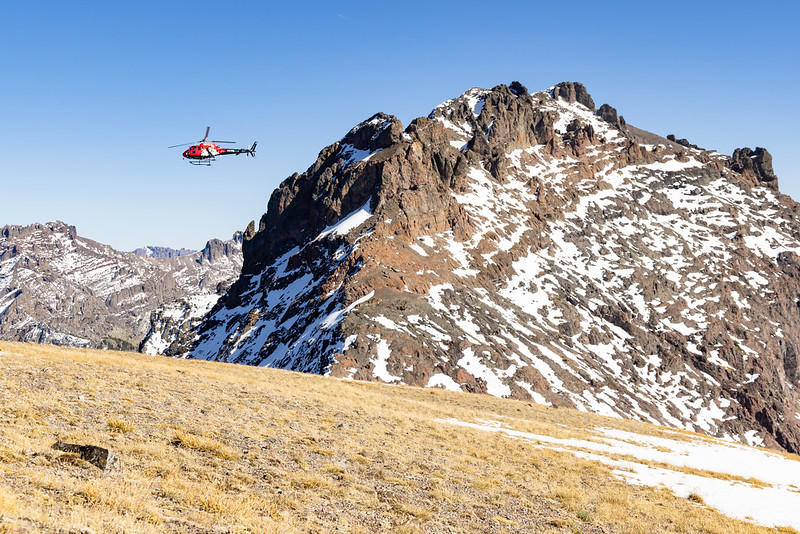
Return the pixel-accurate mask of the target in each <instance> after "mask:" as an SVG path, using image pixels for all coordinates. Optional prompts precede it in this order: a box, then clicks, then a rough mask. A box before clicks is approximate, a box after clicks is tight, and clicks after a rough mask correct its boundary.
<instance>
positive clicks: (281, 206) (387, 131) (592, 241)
mask: <svg viewBox="0 0 800 534" xmlns="http://www.w3.org/2000/svg"><path fill="white" fill-rule="evenodd" d="M523 89H524V87H522V86H521V84H514V83H512V84H511V85H509V86H506V85H498V86H496V87H493V88H491V89H481V88H472V89H469V90H468V91H466V92H465V93H463V94H462V95H461V96H458V97H456V98H453V99H451V100H448V101H446V102H443V103H442V104H440V105H439V106H437V107H436V108H434V109H433V110H432V111H431V113H430V114H429V115H428V116H427V117H421V118H417V119H414V120H413V121H412V122H411V123H410V124H409V125H408V127H407V128H406V129H405V131H403V130H402V126H401V125H400V124H399V122H397V121H396V119H393V118H392V117H391V116H389V115H376V116H373V117H372V118H370V119H368V120H367V121H364V122H362V123H360V124H359V125H358V126H357V127H356V128H354V129H353V130H351V131H350V132H348V133H347V134H346V135H345V137H343V138H342V140H340V141H338V142H336V143H333V144H332V145H330V146H328V147H326V148H324V149H323V150H322V151H321V152H320V153H319V156H318V158H317V160H316V161H315V162H314V163H313V164H312V165H311V167H309V168H308V170H306V171H305V172H304V173H302V174H294V175H292V176H290V177H289V178H287V179H286V180H284V182H283V183H281V185H280V186H279V187H278V189H276V191H275V192H274V193H273V195H272V196H271V198H270V201H269V204H268V210H267V213H266V214H264V216H263V217H262V218H261V220H260V222H259V224H258V226H257V227H256V225H255V224H252V225H251V226H249V227H248V230H247V231H246V232H245V235H244V241H243V249H244V254H245V258H244V261H245V266H244V269H243V273H242V276H241V277H240V278H239V279H238V280H237V282H236V283H235V284H234V285H233V286H231V288H230V289H229V290H228V291H227V293H226V294H225V296H224V297H222V298H221V299H220V300H219V302H218V303H217V305H216V306H215V307H214V309H212V310H211V312H210V313H209V314H208V315H207V316H206V317H205V318H204V320H203V321H202V323H201V324H200V325H199V326H198V328H197V329H196V330H195V332H194V333H193V335H194V336H195V337H194V338H192V339H190V337H191V336H189V337H187V338H186V343H184V344H183V345H181V347H179V348H180V349H181V350H179V351H176V352H175V354H176V355H181V356H192V357H195V358H201V359H213V360H222V361H230V362H238V363H248V364H253V365H267V366H275V367H282V368H288V369H293V370H300V371H306V372H316V373H326V374H331V375H334V376H340V377H350V378H354V379H364V380H382V381H385V382H392V383H405V384H414V385H419V386H427V387H446V388H449V389H454V390H461V391H472V392H481V393H490V394H493V395H498V396H507V397H515V398H522V399H532V400H534V401H536V402H541V403H548V404H553V405H560V406H571V407H576V408H579V409H583V410H590V411H595V412H599V413H603V414H606V415H612V416H616V417H633V418H641V419H644V420H648V421H653V422H659V423H662V424H666V425H671V426H675V427H678V428H684V429H689V430H698V431H703V432H707V433H710V434H713V435H716V436H720V437H725V438H726V439H733V440H738V441H742V442H747V443H751V444H764V445H768V446H773V447H782V448H784V449H787V450H793V451H799V450H800V416H798V415H797V413H798V412H797V407H798V406H800V395H799V394H798V393H797V392H798V391H800V389H798V388H800V384H798V383H797V377H798V376H799V375H800V371H799V370H798V359H797V356H796V355H797V351H798V347H800V319H798V318H797V316H796V309H795V305H794V303H795V302H797V301H798V300H800V278H798V277H797V276H795V275H793V274H792V273H794V272H795V270H796V269H798V264H797V257H800V242H798V239H797V237H796V236H797V235H800V227H798V223H797V222H796V221H797V220H796V217H795V215H794V214H795V212H796V210H797V205H796V204H795V203H794V202H793V201H791V199H789V198H788V197H785V196H782V195H780V194H778V193H777V192H776V190H775V188H774V182H775V180H774V179H772V180H771V179H770V177H771V176H774V173H772V170H771V160H770V158H769V156H768V153H767V152H766V151H763V149H757V150H756V151H749V152H748V151H746V150H744V149H742V150H740V151H738V152H737V153H735V154H734V156H733V157H732V158H731V157H727V156H724V155H721V154H719V153H717V152H714V151H709V150H702V149H699V148H695V147H693V146H691V145H688V146H687V145H683V144H681V143H678V142H677V140H676V141H670V140H669V139H666V138H664V137H661V136H659V135H656V134H653V133H650V132H647V131H645V130H641V129H639V128H636V127H635V126H632V125H630V124H625V123H624V122H623V120H622V118H621V117H620V116H619V115H618V114H617V112H616V110H614V109H613V108H612V107H611V106H602V107H601V109H600V110H598V111H597V113H595V112H594V103H593V101H591V97H590V96H589V94H588V92H587V91H586V89H585V87H583V86H582V85H580V84H577V83H573V82H566V83H562V84H558V85H557V86H555V87H554V88H553V89H551V90H548V91H540V92H535V93H530V92H528V91H527V89H525V90H523Z"/></svg>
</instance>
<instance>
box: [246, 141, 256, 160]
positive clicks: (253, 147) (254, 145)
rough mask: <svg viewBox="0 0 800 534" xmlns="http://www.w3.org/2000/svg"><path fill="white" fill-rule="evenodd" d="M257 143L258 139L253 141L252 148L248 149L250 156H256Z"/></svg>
mask: <svg viewBox="0 0 800 534" xmlns="http://www.w3.org/2000/svg"><path fill="white" fill-rule="evenodd" d="M257 144H258V141H253V146H251V147H250V149H249V150H248V151H247V155H248V156H253V157H256V145H257Z"/></svg>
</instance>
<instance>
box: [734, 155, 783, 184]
mask: <svg viewBox="0 0 800 534" xmlns="http://www.w3.org/2000/svg"><path fill="white" fill-rule="evenodd" d="M731 168H732V169H733V170H734V171H736V172H738V173H739V174H741V175H742V176H743V177H744V178H746V179H748V180H750V181H751V183H753V184H754V185H765V186H767V187H770V188H772V189H778V177H777V176H776V175H775V171H773V170H772V155H771V154H770V153H769V152H768V151H767V149H766V148H761V147H756V149H755V150H751V149H749V148H737V149H736V150H734V151H733V156H732V157H731Z"/></svg>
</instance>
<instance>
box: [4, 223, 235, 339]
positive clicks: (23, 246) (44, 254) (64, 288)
mask: <svg viewBox="0 0 800 534" xmlns="http://www.w3.org/2000/svg"><path fill="white" fill-rule="evenodd" d="M240 243H241V234H240V233H237V235H236V236H234V238H233V239H232V240H230V241H227V242H222V241H219V240H212V241H209V243H208V244H207V245H206V247H205V249H204V250H203V251H200V252H195V253H192V254H189V255H182V256H180V257H178V256H174V257H169V258H158V257H153V256H152V255H151V256H148V257H142V256H139V255H137V254H135V253H132V252H119V251H116V250H114V249H113V248H111V247H109V246H107V245H103V244H101V243H97V242H96V241H92V240H90V239H85V238H83V237H80V236H79V235H78V234H77V231H76V230H75V227H74V226H69V225H66V224H64V223H61V222H58V221H56V222H52V223H47V224H33V225H30V226H5V227H3V228H0V339H5V340H11V341H34V342H39V343H53V344H57V345H68V346H77V347H94V348H123V349H136V348H137V347H139V346H140V344H142V343H143V340H145V338H146V337H147V338H150V337H152V335H154V334H156V332H157V325H154V324H151V318H152V317H151V316H152V315H153V314H154V313H157V312H160V308H161V307H164V306H167V307H176V306H183V305H184V304H187V305H188V303H190V302H195V301H196V302H197V303H198V305H199V306H200V308H201V309H202V311H203V312H205V311H207V310H208V309H209V308H210V307H211V306H212V305H213V303H214V302H216V299H217V298H218V297H219V295H218V294H217V292H218V290H222V289H224V288H225V287H227V285H228V284H229V283H230V282H231V281H232V280H233V279H234V278H235V277H237V276H238V274H239V273H240V268H241V252H240V247H241V245H240ZM220 284H223V286H224V287H219V286H220ZM209 300H210V303H208V301H209ZM203 306H205V307H204V308H203ZM193 313H194V314H195V315H196V314H197V312H193ZM154 327H156V330H154ZM158 335H159V336H161V334H158ZM161 337H165V338H167V339H170V341H171V340H172V338H170V336H169V334H168V333H164V335H163V336H161Z"/></svg>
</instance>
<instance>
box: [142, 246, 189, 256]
mask: <svg viewBox="0 0 800 534" xmlns="http://www.w3.org/2000/svg"><path fill="white" fill-rule="evenodd" d="M195 252H197V251H196V250H190V249H188V248H181V249H177V250H176V249H174V248H169V247H144V248H137V249H136V250H134V251H133V253H134V254H136V255H137V256H145V257H147V258H177V257H179V256H189V255H190V254H194V253H195Z"/></svg>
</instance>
